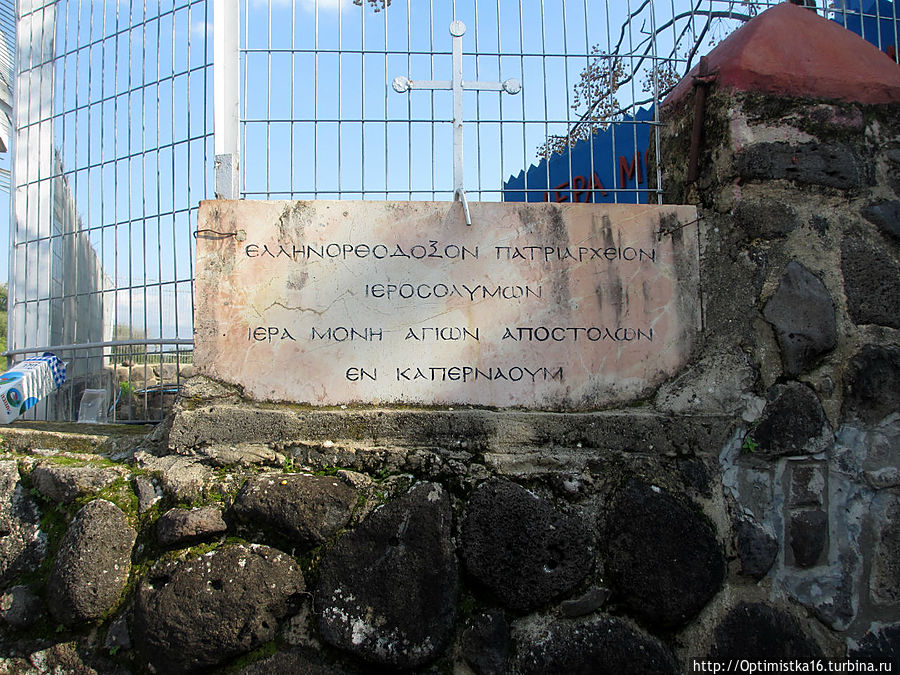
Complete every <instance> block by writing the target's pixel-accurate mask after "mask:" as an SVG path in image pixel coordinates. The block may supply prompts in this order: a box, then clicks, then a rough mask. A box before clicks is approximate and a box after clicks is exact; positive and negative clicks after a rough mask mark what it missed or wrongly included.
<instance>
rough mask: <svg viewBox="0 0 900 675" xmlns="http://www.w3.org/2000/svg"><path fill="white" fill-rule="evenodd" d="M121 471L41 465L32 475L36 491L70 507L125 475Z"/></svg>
mask: <svg viewBox="0 0 900 675" xmlns="http://www.w3.org/2000/svg"><path fill="white" fill-rule="evenodd" d="M124 473H125V472H124V471H123V470H122V469H121V468H119V467H112V466H109V467H97V466H60V465H58V464H54V463H53V462H41V463H40V464H38V465H37V466H36V467H34V471H32V472H31V480H32V482H33V483H34V487H35V488H37V491H38V492H40V493H41V494H42V495H44V496H45V497H46V498H47V499H51V500H53V501H55V502H57V503H59V504H70V503H71V502H73V501H75V499H77V498H78V497H81V496H83V495H88V494H93V493H95V492H99V491H100V490H102V489H103V488H105V487H107V486H108V485H110V484H112V483H113V482H115V481H116V480H117V479H119V478H121V477H122V476H123V475H124Z"/></svg>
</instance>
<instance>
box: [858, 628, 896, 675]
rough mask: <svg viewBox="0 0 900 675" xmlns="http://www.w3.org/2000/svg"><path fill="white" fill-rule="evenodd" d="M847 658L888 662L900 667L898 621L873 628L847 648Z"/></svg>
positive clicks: (894, 667)
mask: <svg viewBox="0 0 900 675" xmlns="http://www.w3.org/2000/svg"><path fill="white" fill-rule="evenodd" d="M847 658H848V659H851V660H853V661H862V662H864V663H890V664H891V667H892V669H891V672H894V673H896V672H897V670H898V669H900V623H893V624H890V625H887V626H879V627H877V628H873V629H872V630H870V631H869V632H868V633H866V634H865V635H864V636H863V638H862V639H861V640H860V641H859V642H858V643H857V644H854V645H852V646H851V647H850V649H848V650H847Z"/></svg>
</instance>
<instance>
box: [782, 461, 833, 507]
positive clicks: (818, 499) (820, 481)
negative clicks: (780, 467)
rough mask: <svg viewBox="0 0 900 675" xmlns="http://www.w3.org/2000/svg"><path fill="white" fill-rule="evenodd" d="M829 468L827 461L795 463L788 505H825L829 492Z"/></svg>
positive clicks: (791, 475)
mask: <svg viewBox="0 0 900 675" xmlns="http://www.w3.org/2000/svg"><path fill="white" fill-rule="evenodd" d="M827 470H828V465H827V464H826V463H825V462H817V463H815V464H795V465H794V466H793V467H792V468H791V473H790V492H789V496H788V497H789V498H788V506H790V507H791V508H795V507H799V506H824V505H825V497H826V494H827V492H828V476H827V473H826V472H827Z"/></svg>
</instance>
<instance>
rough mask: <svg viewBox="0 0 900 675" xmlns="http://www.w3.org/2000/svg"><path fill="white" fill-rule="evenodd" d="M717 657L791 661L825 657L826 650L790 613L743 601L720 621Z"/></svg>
mask: <svg viewBox="0 0 900 675" xmlns="http://www.w3.org/2000/svg"><path fill="white" fill-rule="evenodd" d="M708 658H710V659H712V660H715V661H728V660H729V659H735V660H737V659H750V660H751V661H789V660H793V659H799V660H809V659H820V658H822V651H821V650H820V649H819V647H818V645H817V644H816V643H815V642H814V641H813V639H812V638H811V637H809V636H808V635H806V634H805V633H804V632H803V630H802V629H801V628H800V624H799V623H798V622H797V620H796V619H794V618H793V617H792V616H790V615H789V614H785V613H784V612H782V611H780V610H778V609H775V608H774V607H770V606H769V605H762V604H749V603H741V604H739V605H738V606H737V607H735V608H734V609H732V610H731V611H730V612H728V614H726V615H725V617H724V618H723V619H722V620H721V621H720V622H719V625H718V626H716V629H715V641H714V643H713V646H712V649H711V650H710V652H709V657H708Z"/></svg>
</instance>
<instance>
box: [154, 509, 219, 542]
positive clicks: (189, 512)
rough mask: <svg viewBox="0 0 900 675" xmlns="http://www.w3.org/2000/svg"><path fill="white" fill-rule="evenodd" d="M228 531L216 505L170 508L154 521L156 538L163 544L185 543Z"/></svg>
mask: <svg viewBox="0 0 900 675" xmlns="http://www.w3.org/2000/svg"><path fill="white" fill-rule="evenodd" d="M227 531H228V525H226V524H225V520H224V519H223V518H222V509H220V508H219V507H218V506H201V507H199V508H196V509H171V510H169V511H166V512H165V513H164V514H163V515H162V516H160V517H159V520H157V521H156V538H157V540H158V541H159V543H160V544H162V545H163V546H175V545H185V544H188V543H191V542H195V541H201V540H203V539H210V538H212V537H217V536H219V535H220V534H224V533H225V532H227Z"/></svg>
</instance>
